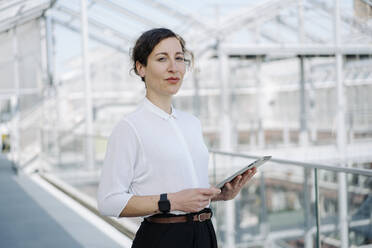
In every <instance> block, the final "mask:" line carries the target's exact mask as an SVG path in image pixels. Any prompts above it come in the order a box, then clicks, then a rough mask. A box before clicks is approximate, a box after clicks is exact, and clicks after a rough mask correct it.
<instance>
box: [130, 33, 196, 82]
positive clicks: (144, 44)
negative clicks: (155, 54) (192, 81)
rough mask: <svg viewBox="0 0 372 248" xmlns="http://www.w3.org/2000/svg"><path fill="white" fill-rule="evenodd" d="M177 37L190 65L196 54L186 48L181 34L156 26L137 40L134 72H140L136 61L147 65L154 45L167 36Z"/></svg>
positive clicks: (132, 55) (133, 52) (134, 49)
mask: <svg viewBox="0 0 372 248" xmlns="http://www.w3.org/2000/svg"><path fill="white" fill-rule="evenodd" d="M171 37H175V38H176V39H177V40H179V42H180V44H181V47H182V52H183V53H184V54H185V62H186V63H187V64H188V65H189V64H190V63H191V62H193V59H194V56H193V54H192V53H191V52H190V51H188V50H187V49H186V43H185V41H184V39H182V37H181V36H179V35H178V34H176V33H174V32H173V31H172V30H170V29H167V28H155V29H150V30H148V31H146V32H144V33H143V34H142V35H141V36H140V37H139V38H138V39H137V41H136V43H135V45H134V47H133V49H132V54H131V57H132V62H133V68H132V69H131V70H134V72H135V73H136V74H137V75H138V76H139V73H138V71H137V68H136V62H137V61H138V62H140V63H141V64H142V65H144V66H146V65H147V58H148V57H149V55H150V53H151V52H152V50H153V49H154V47H155V46H156V45H157V44H159V43H160V42H161V41H162V40H164V39H166V38H171ZM186 56H187V57H190V59H191V60H190V59H187V58H186ZM141 79H142V81H143V82H145V78H144V77H141Z"/></svg>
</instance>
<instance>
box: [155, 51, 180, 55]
mask: <svg viewBox="0 0 372 248" xmlns="http://www.w3.org/2000/svg"><path fill="white" fill-rule="evenodd" d="M179 54H181V55H184V53H183V52H176V55H179ZM157 55H168V53H166V52H160V53H157V54H155V56H157Z"/></svg>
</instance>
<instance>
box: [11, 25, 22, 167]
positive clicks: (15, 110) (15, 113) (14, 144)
mask: <svg viewBox="0 0 372 248" xmlns="http://www.w3.org/2000/svg"><path fill="white" fill-rule="evenodd" d="M12 39H13V78H14V81H13V82H14V90H15V94H14V95H13V96H12V97H11V99H10V104H11V112H12V114H11V116H12V128H11V134H10V140H11V142H10V151H11V157H12V161H13V162H14V163H15V165H16V166H18V165H19V163H20V151H19V149H20V141H19V132H20V130H19V120H20V112H19V111H20V106H19V97H20V82H19V57H20V56H19V48H18V37H17V27H14V28H13V29H12Z"/></svg>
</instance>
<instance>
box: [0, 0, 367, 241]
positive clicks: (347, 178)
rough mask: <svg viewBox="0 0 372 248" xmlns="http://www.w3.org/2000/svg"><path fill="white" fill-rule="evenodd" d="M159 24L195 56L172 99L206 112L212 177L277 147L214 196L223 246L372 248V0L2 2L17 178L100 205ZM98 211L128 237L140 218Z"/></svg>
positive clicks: (6, 127)
mask: <svg viewBox="0 0 372 248" xmlns="http://www.w3.org/2000/svg"><path fill="white" fill-rule="evenodd" d="M156 27H167V28H170V29H172V30H173V31H175V32H176V33H178V34H180V35H181V36H182V37H183V38H184V39H185V40H186V45H187V47H188V48H189V50H191V51H192V52H193V53H194V55H195V63H194V66H193V68H190V70H189V71H188V72H187V74H186V77H185V80H184V83H183V86H182V88H181V90H180V92H179V93H178V94H177V95H176V96H175V97H174V106H175V107H176V108H179V109H181V110H183V111H187V112H190V113H192V114H194V115H196V116H197V117H198V118H199V119H200V120H201V122H202V126H203V135H204V140H205V143H206V145H207V146H208V148H209V150H210V165H209V168H210V181H211V184H214V183H216V182H218V181H219V180H220V179H222V178H224V177H225V176H226V175H228V174H230V173H231V172H234V171H235V170H237V169H239V168H240V167H241V166H243V165H245V164H247V163H249V162H251V161H253V159H255V158H257V157H259V156H262V155H272V156H273V159H272V160H271V162H269V163H268V164H265V166H263V167H261V168H260V170H259V173H258V174H257V175H256V176H255V178H254V179H253V180H252V181H251V182H250V183H249V184H247V185H246V186H245V187H244V188H243V190H242V192H241V193H240V194H239V196H238V197H237V199H236V200H235V201H229V202H218V203H212V208H213V209H214V212H215V215H214V218H213V221H214V224H215V228H216V231H217V236H218V240H219V246H220V247H228V248H234V247H307V248H309V247H343V248H345V247H372V98H371V96H372V2H371V1H370V0H245V1H243V0H240V1H238V0H229V1H227V0H226V1H224V0H218V1H211V0H199V1H196V0H188V1H183V0H182V1H170V0H138V1H125V0H81V1H80V0H1V1H0V134H1V140H0V145H1V146H0V147H1V153H2V157H3V158H4V161H9V162H10V164H11V166H12V168H13V170H14V171H15V172H16V173H15V174H14V175H13V174H10V175H9V177H19V175H20V174H22V175H24V176H25V175H26V176H27V175H29V176H31V175H32V176H33V177H34V176H37V177H38V178H39V179H40V180H43V181H44V182H46V183H48V184H50V185H53V187H55V188H57V189H58V190H59V191H61V192H63V193H64V194H66V195H67V196H68V197H71V198H73V199H75V201H77V202H79V204H81V205H82V206H84V207H85V208H86V211H90V212H93V213H96V214H97V210H96V206H95V205H96V203H95V201H96V200H95V197H96V190H97V185H98V180H99V175H100V169H101V166H102V162H103V159H104V155H105V151H106V143H107V138H108V136H109V135H110V133H111V131H112V129H113V127H114V125H115V124H116V123H117V122H118V121H119V120H120V119H121V118H122V117H123V115H125V114H126V113H129V112H131V111H133V110H134V109H135V108H136V106H137V104H138V103H139V102H141V100H142V99H143V97H144V95H145V87H144V84H143V83H142V82H141V81H140V79H139V77H137V76H136V75H135V74H134V72H132V71H131V66H132V65H131V61H130V51H131V48H132V47H133V44H134V41H135V40H136V38H137V37H138V36H139V35H140V34H141V33H142V32H144V31H146V30H148V29H151V28H156ZM0 179H1V178H0ZM0 182H1V180H0ZM1 187H7V186H6V184H3V185H2V186H1ZM5 205H6V204H5ZM61 214H62V215H63V213H61ZM99 218H102V219H103V220H104V221H105V222H106V223H109V224H110V225H111V226H113V227H114V228H115V229H116V230H118V231H119V233H120V234H121V235H125V236H126V237H129V238H130V239H131V238H133V235H134V233H135V230H136V228H137V227H138V226H139V223H140V221H141V218H125V219H112V218H105V217H99ZM0 225H1V224H0ZM15 231H17V230H15ZM0 242H1V241H0ZM120 245H121V246H124V247H129V246H125V245H124V244H120ZM23 247H26V246H23ZM39 247H42V246H39ZM70 247H72V246H70ZM83 247H100V246H89V245H86V246H84V245H83Z"/></svg>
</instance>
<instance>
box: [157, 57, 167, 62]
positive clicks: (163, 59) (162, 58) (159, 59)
mask: <svg viewBox="0 0 372 248" xmlns="http://www.w3.org/2000/svg"><path fill="white" fill-rule="evenodd" d="M165 60H166V58H165V57H160V58H158V61H160V62H162V61H165Z"/></svg>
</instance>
